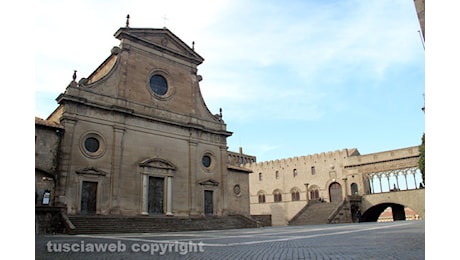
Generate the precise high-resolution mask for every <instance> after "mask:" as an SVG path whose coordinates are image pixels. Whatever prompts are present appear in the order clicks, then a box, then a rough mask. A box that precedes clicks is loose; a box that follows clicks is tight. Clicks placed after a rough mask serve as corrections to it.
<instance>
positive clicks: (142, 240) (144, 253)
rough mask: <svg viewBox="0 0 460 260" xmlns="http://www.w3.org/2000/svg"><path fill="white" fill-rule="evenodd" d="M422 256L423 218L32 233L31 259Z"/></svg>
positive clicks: (417, 257)
mask: <svg viewBox="0 0 460 260" xmlns="http://www.w3.org/2000/svg"><path fill="white" fill-rule="evenodd" d="M157 258H161V259H219V260H220V259H366V260H367V259H425V222H424V221H422V220H420V221H395V222H385V223H352V224H329V225H309V226H288V227H265V228H253V229H232V230H215V231H193V232H169V233H142V234H109V235H108V234H100V235H37V236H36V237H35V259H157Z"/></svg>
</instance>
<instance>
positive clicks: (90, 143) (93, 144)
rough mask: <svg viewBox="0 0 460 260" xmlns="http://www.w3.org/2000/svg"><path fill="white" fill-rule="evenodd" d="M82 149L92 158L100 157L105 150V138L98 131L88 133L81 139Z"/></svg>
mask: <svg viewBox="0 0 460 260" xmlns="http://www.w3.org/2000/svg"><path fill="white" fill-rule="evenodd" d="M80 150H81V151H82V152H83V154H84V155H86V156H87V157H90V158H99V157H101V156H102V155H103V154H104V152H105V142H104V139H103V138H102V137H101V136H100V135H99V134H96V133H88V134H85V135H83V136H82V138H81V139H80Z"/></svg>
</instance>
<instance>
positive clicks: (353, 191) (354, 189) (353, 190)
mask: <svg viewBox="0 0 460 260" xmlns="http://www.w3.org/2000/svg"><path fill="white" fill-rule="evenodd" d="M351 195H358V184H356V183H354V182H353V183H352V184H351Z"/></svg>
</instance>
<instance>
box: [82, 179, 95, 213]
mask: <svg viewBox="0 0 460 260" xmlns="http://www.w3.org/2000/svg"><path fill="white" fill-rule="evenodd" d="M96 196H97V182H93V181H84V182H83V183H82V187H81V208H80V214H83V215H94V214H96Z"/></svg>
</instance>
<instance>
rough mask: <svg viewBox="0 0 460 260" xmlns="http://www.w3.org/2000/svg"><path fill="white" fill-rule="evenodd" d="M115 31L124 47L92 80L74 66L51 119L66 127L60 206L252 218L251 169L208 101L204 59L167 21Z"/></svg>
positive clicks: (56, 194)
mask: <svg viewBox="0 0 460 260" xmlns="http://www.w3.org/2000/svg"><path fill="white" fill-rule="evenodd" d="M114 36H115V37H116V38H117V39H119V40H120V45H119V46H117V47H114V48H113V49H112V51H111V55H110V56H109V57H108V58H107V59H106V60H105V61H103V62H102V64H101V65H100V66H99V67H98V68H96V70H95V71H94V72H93V73H92V74H91V75H89V77H87V78H82V79H80V80H78V82H77V75H76V72H75V73H74V76H73V80H72V81H71V82H70V84H69V85H68V86H67V88H66V89H65V92H64V93H62V94H60V95H59V96H58V97H57V99H56V100H57V102H58V104H59V105H58V107H57V108H56V110H55V111H54V112H53V113H52V114H51V115H50V116H49V117H48V118H47V120H46V121H48V122H52V123H54V124H56V125H58V126H59V127H60V128H62V129H63V130H64V131H63V134H62V136H61V137H60V138H61V139H60V146H59V156H57V157H56V158H58V159H57V160H58V163H57V166H56V176H55V183H56V185H55V186H56V187H55V190H54V191H53V194H52V196H53V198H54V199H53V201H54V204H55V205H61V206H64V207H65V208H66V211H67V214H82V215H85V214H89V215H92V214H101V215H113V214H114V215H168V216H194V215H198V216H199V215H227V214H241V215H246V216H249V214H250V213H249V176H248V175H249V173H250V172H251V171H250V170H248V169H245V168H243V167H240V166H238V164H235V163H232V162H231V160H230V159H231V156H229V152H228V151H227V137H229V136H231V135H232V132H230V131H228V130H227V127H226V124H225V122H224V121H223V119H222V114H221V113H219V114H212V113H211V112H210V111H209V110H208V108H207V106H206V104H205V102H204V100H203V97H202V94H201V92H200V86H199V82H200V80H201V76H200V75H198V73H197V72H198V69H197V67H198V65H200V64H201V63H202V62H203V61H204V59H203V58H202V57H201V56H200V55H199V54H197V53H196V52H195V51H194V49H193V47H192V48H191V47H189V46H188V45H187V44H185V43H184V42H182V40H180V39H179V38H178V37H177V36H176V35H174V34H173V33H172V32H171V31H170V30H168V29H166V28H162V29H146V28H130V27H129V26H128V24H127V26H126V27H122V28H120V29H119V30H118V31H117V32H116V33H115V35H114ZM36 126H37V125H36ZM39 138H41V137H39ZM36 145H37V144H36ZM36 158H37V157H36Z"/></svg>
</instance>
